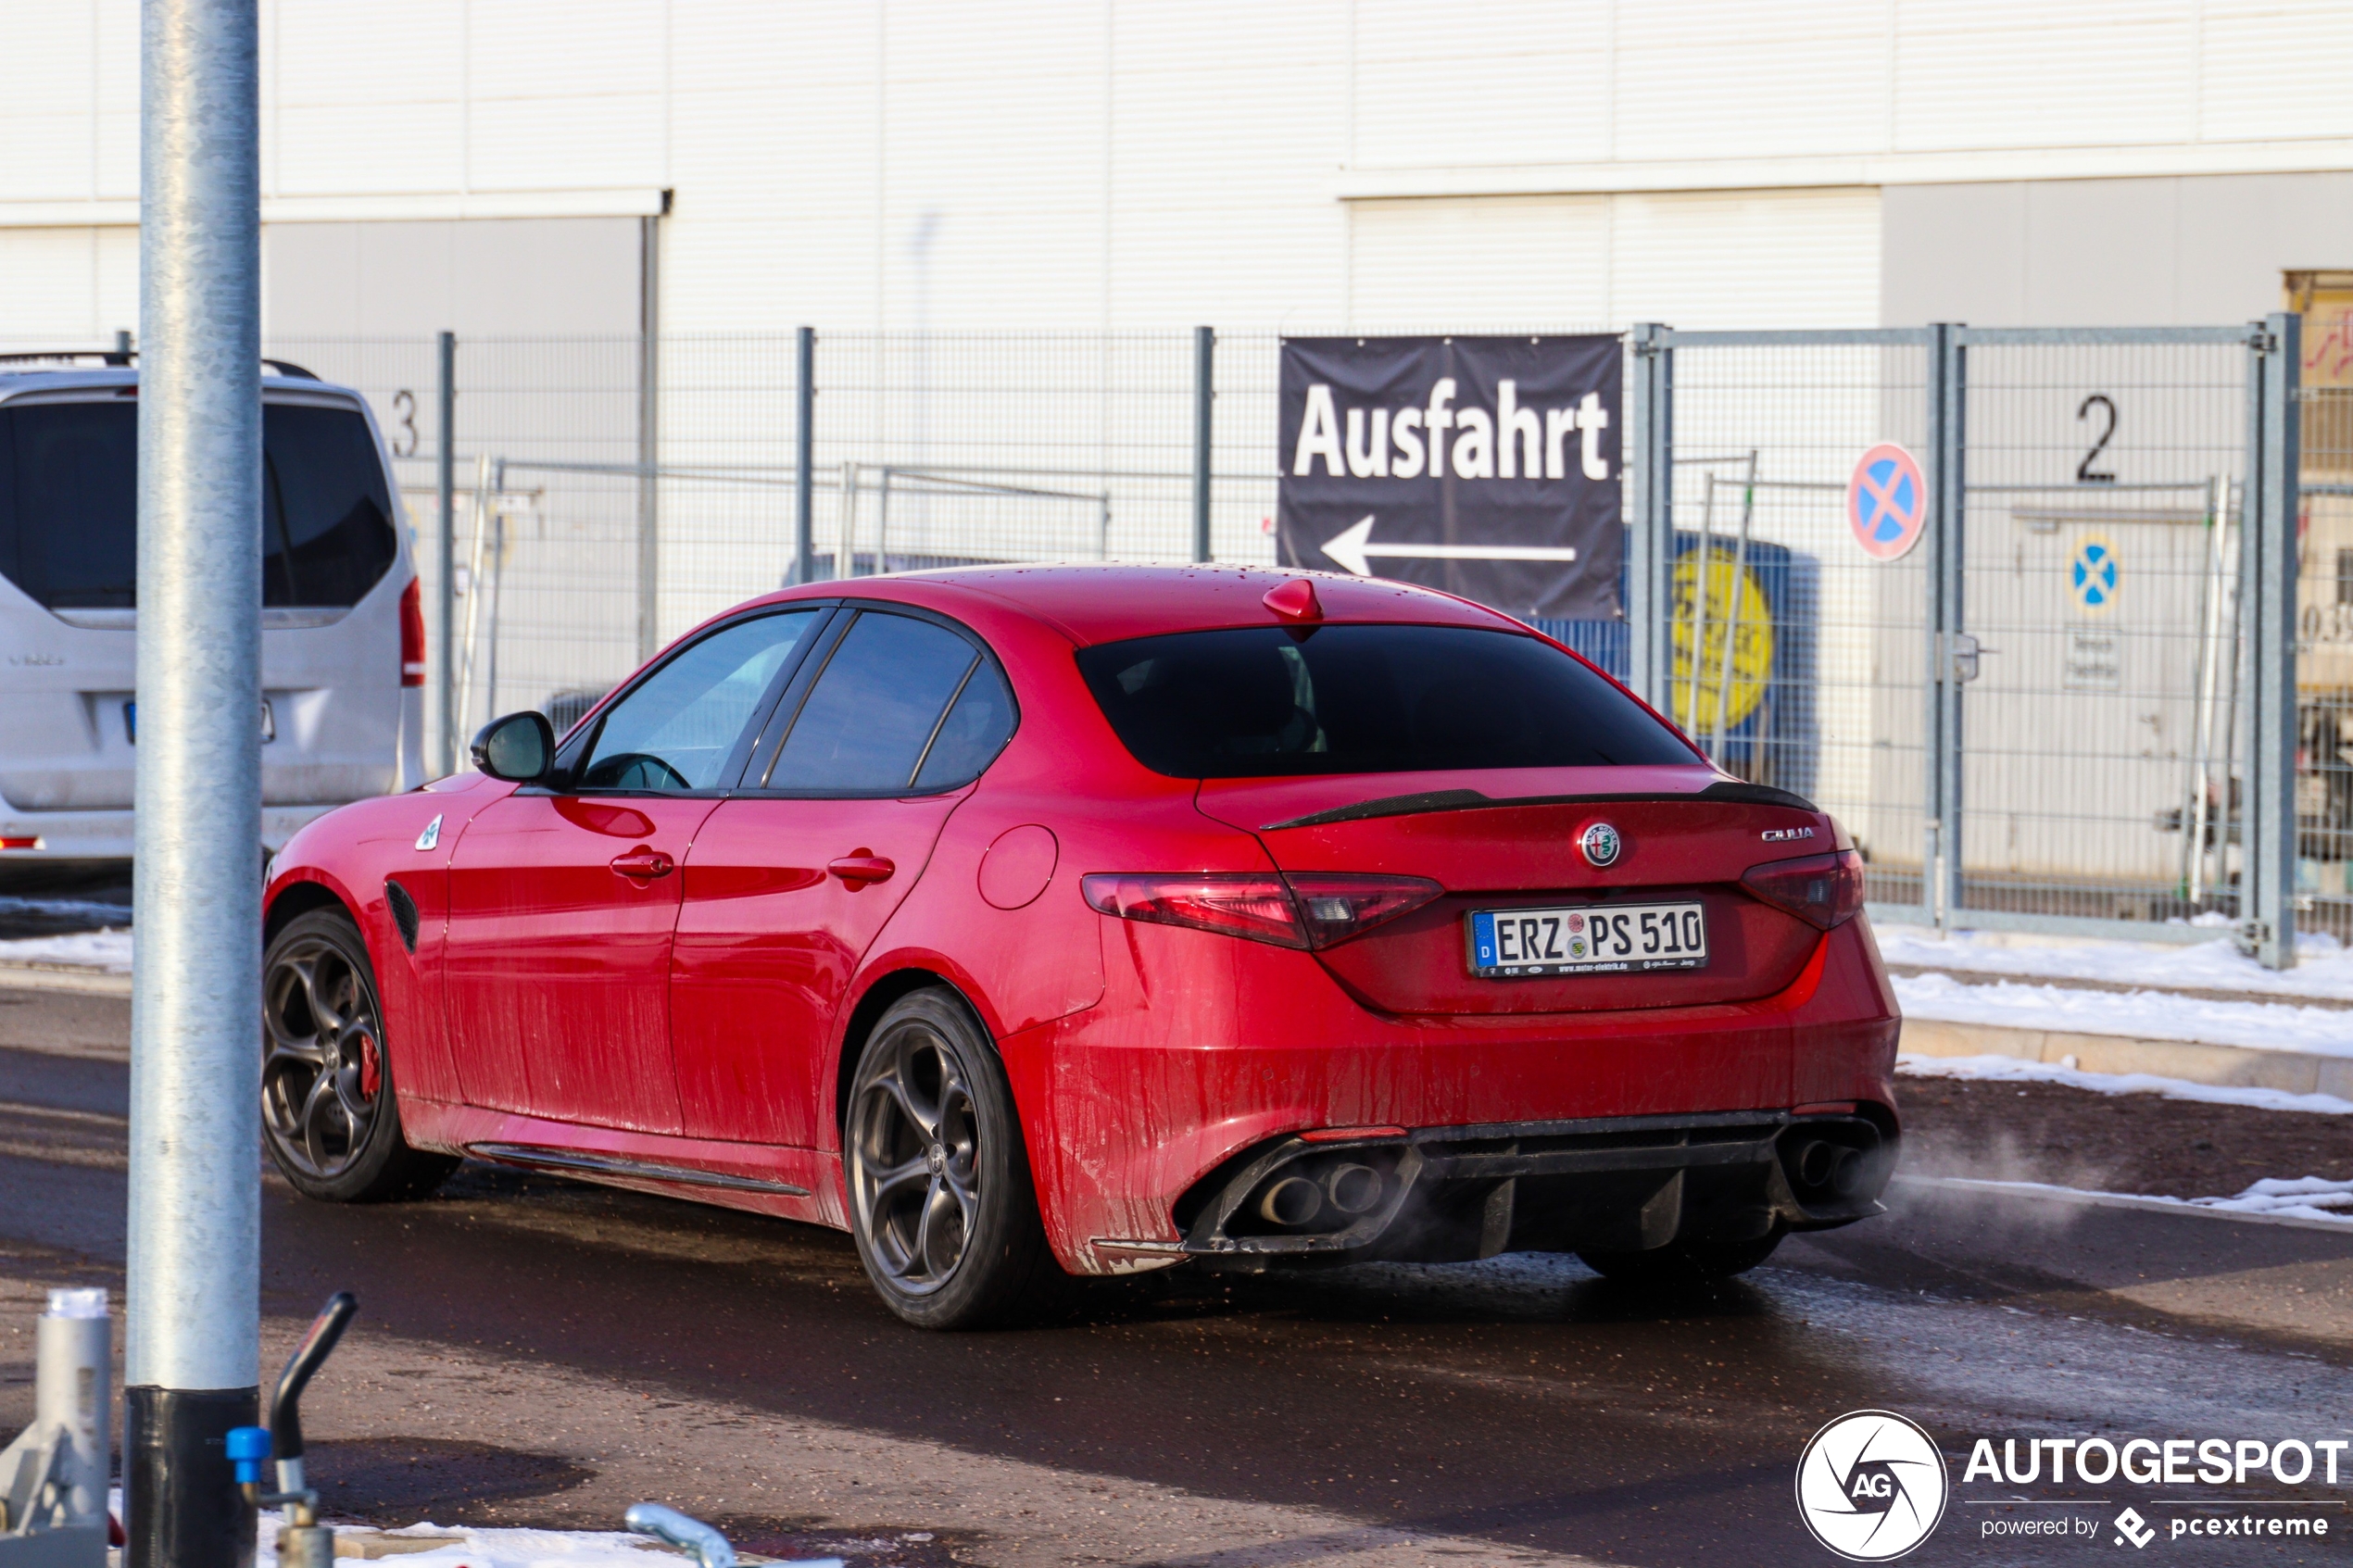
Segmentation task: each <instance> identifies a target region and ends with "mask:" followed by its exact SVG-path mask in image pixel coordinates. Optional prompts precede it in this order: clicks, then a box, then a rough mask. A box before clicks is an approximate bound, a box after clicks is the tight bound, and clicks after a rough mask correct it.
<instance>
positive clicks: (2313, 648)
mask: <svg viewBox="0 0 2353 1568" xmlns="http://www.w3.org/2000/svg"><path fill="white" fill-rule="evenodd" d="M2300 282H2303V284H2304V285H2305V286H2304V287H2303V288H2302V289H2301V290H2300V291H2299V293H2300V295H2301V297H2300V298H2299V299H2298V301H2297V303H2298V304H2299V305H2300V306H2301V307H2302V308H2303V309H2304V312H2305V316H2304V344H2303V347H2304V356H2303V359H2304V362H2303V366H2302V370H2303V390H2304V398H2305V402H2304V405H2303V415H2304V418H2303V465H2302V467H2303V473H2302V478H2303V515H2302V516H2301V517H2300V518H2298V520H2297V521H2298V524H2299V529H2298V533H2299V535H2300V539H2301V544H2302V549H2301V558H2300V560H2299V563H2298V564H2299V566H2300V568H2301V571H2299V573H2298V583H2299V586H2298V592H2297V603H2296V709H2297V715H2296V720H2297V721H2296V765H2297V771H2296V829H2297V834H2296V838H2297V843H2296V855H2297V860H2298V866H2297V872H2298V874H2297V878H2296V883H2297V892H2298V894H2299V895H2300V897H2301V898H2302V899H2307V900H2309V905H2308V906H2307V908H2306V909H2305V911H2304V912H2303V913H2302V914H2301V915H2300V916H2299V919H2300V920H2302V921H2308V922H2310V923H2312V924H2314V925H2317V926H2319V927H2320V928H2322V929H2324V930H2327V931H2330V932H2333V933H2334V934H2335V935H2336V936H2337V937H2338V938H2339V939H2341V940H2353V277H2348V276H2347V275H2345V274H2342V273H2337V274H2316V275H2313V276H2310V277H2308V278H2306V279H2303V280H2300Z"/></svg>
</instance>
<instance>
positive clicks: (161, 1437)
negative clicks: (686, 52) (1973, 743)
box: [123, 0, 261, 1568]
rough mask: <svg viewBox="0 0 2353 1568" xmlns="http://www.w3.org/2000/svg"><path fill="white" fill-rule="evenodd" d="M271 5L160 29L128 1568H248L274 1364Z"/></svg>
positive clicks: (190, 18) (143, 299) (205, 0)
mask: <svg viewBox="0 0 2353 1568" xmlns="http://www.w3.org/2000/svg"><path fill="white" fill-rule="evenodd" d="M258 40H259V29H258V24H257V20H256V0H145V3H144V6H143V8H142V14H141V37H140V75H141V87H140V91H141V113H140V197H139V221H140V249H139V313H140V322H139V335H140V340H141V342H140V346H141V350H142V353H141V364H140V387H139V584H138V604H139V643H138V659H139V672H138V685H139V693H138V696H139V764H138V781H137V786H136V788H137V793H136V797H135V801H136V807H137V824H138V825H137V841H136V846H135V853H136V856H137V859H136V860H135V862H134V865H133V869H132V891H133V897H134V898H135V900H136V904H137V908H138V911H139V955H138V961H137V965H136V970H135V973H134V976H133V980H132V1022H131V1035H132V1046H131V1181H130V1187H131V1223H130V1236H129V1242H130V1247H129V1254H130V1255H129V1279H128V1286H129V1291H128V1294H129V1314H128V1317H129V1323H128V1330H129V1339H128V1346H127V1349H126V1354H125V1360H124V1368H123V1383H124V1400H123V1402H124V1408H125V1422H124V1435H123V1436H124V1443H123V1449H124V1453H123V1461H124V1462H123V1470H124V1489H125V1491H126V1493H127V1494H128V1499H127V1501H128V1508H127V1511H126V1512H128V1513H129V1516H130V1517H129V1519H128V1521H127V1525H128V1533H129V1536H130V1545H129V1549H128V1553H127V1557H128V1568H245V1565H247V1564H250V1563H251V1562H252V1561H253V1555H254V1513H253V1511H252V1509H250V1508H249V1507H247V1506H245V1504H244V1503H243V1502H242V1501H241V1500H240V1499H239V1498H238V1496H237V1492H236V1489H235V1486H234V1482H233V1474H232V1471H231V1468H230V1465H229V1461H228V1460H227V1458H226V1457H225V1454H224V1451H223V1448H222V1441H223V1438H224V1437H225V1436H226V1435H227V1433H228V1431H229V1429H230V1428H231V1427H233V1426H240V1425H247V1424H251V1423H252V1422H253V1421H254V1419H255V1417H256V1414H257V1406H258V1388H257V1383H258V1364H259V1358H260V1329H259V1318H260V1273H261V1248H260V1182H259V1172H258V1168H257V1163H256V1158H257V1157H256V1153H255V1151H256V1150H257V1149H258V1148H259V1146H260V1131H261V1129H260V1124H259V1123H260V1101H261V1083H260V1072H261V1054H260V1050H259V1047H258V1036H259V1029H258V1019H259V1018H260V1014H261V962H260V955H261V948H260V924H261V883H260V872H261V859H260V856H261V733H260V721H259V713H260V706H261V526H260V520H261V332H260V317H261V299H260V275H261V228H260V204H259V203H260V163H259V157H258V146H259V137H258V132H259V124H258V122H259V107H258V105H259V94H258V82H259V69H258V55H259V42H258Z"/></svg>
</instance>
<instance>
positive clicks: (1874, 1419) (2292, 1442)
mask: <svg viewBox="0 0 2353 1568" xmlns="http://www.w3.org/2000/svg"><path fill="white" fill-rule="evenodd" d="M2348 1448H2353V1440H2348V1439H2342V1438H2334V1437H2330V1438H2316V1439H2313V1440H2311V1441H2306V1440H2304V1439H2301V1438H2296V1437H2288V1438H2283V1439H2280V1440H2278V1441H2268V1440H2265V1439H2260V1438H2254V1437H2200V1438H2192V1437H2004V1438H1999V1439H1996V1438H1993V1437H1979V1438H1976V1439H1974V1440H1973V1441H1972V1442H1971V1444H1970V1447H1969V1461H1968V1462H1967V1463H1966V1464H1964V1465H1963V1466H1962V1469H1961V1487H1962V1490H1963V1492H1964V1493H1965V1494H1966V1495H1964V1496H1961V1497H1958V1498H1955V1497H1953V1496H1952V1494H1951V1489H1950V1483H1949V1482H1948V1480H1947V1475H1946V1470H1945V1461H1944V1454H1943V1452H1942V1451H1941V1450H1940V1449H1938V1448H1937V1445H1936V1439H1935V1438H1933V1437H1931V1436H1929V1433H1928V1430H1927V1429H1926V1428H1925V1427H1923V1426H1921V1425H1920V1424H1919V1423H1918V1422H1916V1421H1913V1420H1912V1419H1911V1418H1910V1417H1908V1416H1902V1415H1898V1414H1896V1413H1895V1412H1894V1411H1851V1412H1849V1413H1848V1414H1845V1415H1843V1416H1840V1417H1839V1418H1838V1419H1837V1420H1836V1421H1833V1422H1831V1424H1828V1425H1827V1426H1824V1427H1823V1428H1822V1429H1821V1430H1820V1431H1818V1432H1817V1433H1815V1434H1814V1436H1813V1439H1812V1441H1810V1442H1808V1443H1807V1444H1806V1451H1805V1452H1804V1454H1802V1455H1801V1456H1800V1457H1799V1459H1798V1461H1797V1512H1798V1517H1799V1518H1801V1519H1803V1520H1804V1521H1805V1522H1806V1529H1807V1530H1809V1531H1811V1532H1812V1533H1813V1536H1814V1538H1815V1539H1816V1540H1818V1541H1819V1542H1820V1543H1821V1544H1822V1545H1823V1546H1825V1547H1827V1548H1829V1549H1831V1551H1833V1552H1835V1553H1837V1554H1838V1555H1839V1556H1840V1557H1843V1558H1845V1559H1847V1560H1848V1561H1849V1562H1888V1561H1889V1560H1891V1559H1893V1558H1898V1557H1901V1556H1903V1555H1904V1554H1905V1553H1906V1552H1908V1551H1910V1550H1911V1549H1913V1548H1914V1547H1917V1546H1919V1544H1920V1543H1921V1542H1922V1541H1924V1540H1926V1539H1928V1537H1930V1536H1931V1535H1932V1534H1934V1533H1935V1531H1936V1528H1937V1526H1938V1525H1939V1524H1941V1523H1943V1521H1944V1514H1945V1511H1946V1505H1947V1504H1948V1503H1955V1504H1957V1505H1958V1506H1960V1507H1961V1508H1962V1509H1964V1510H1966V1511H1967V1512H1966V1515H1965V1518H1964V1526H1965V1527H1966V1528H1968V1529H1969V1533H1970V1534H1971V1535H1973V1536H1975V1537H1978V1538H1979V1539H1981V1540H1982V1541H2002V1540H2011V1539H2015V1540H2016V1541H2017V1543H2018V1544H2019V1545H2020V1546H2021V1547H2026V1546H2032V1547H2037V1548H2040V1547H2045V1546H2050V1545H2056V1544H2058V1543H2060V1542H2063V1541H2072V1542H2074V1543H2076V1544H2079V1545H2082V1546H2087V1547H2099V1548H2105V1549H2115V1548H2119V1547H2121V1548H2125V1549H2127V1554H2128V1555H2129V1554H2130V1552H2132V1551H2136V1550H2145V1549H2147V1548H2148V1547H2149V1546H2150V1545H2152V1544H2154V1543H2164V1542H2181V1543H2183V1545H2184V1546H2189V1545H2198V1546H2203V1545H2205V1544H2207V1543H2208V1542H2210V1541H2216V1540H2228V1539H2230V1538H2231V1537H2243V1538H2246V1540H2247V1544H2249V1545H2251V1546H2252V1545H2260V1546H2263V1547H2276V1548H2283V1549H2284V1548H2287V1547H2290V1546H2292V1545H2293V1544H2295V1543H2296V1541H2311V1540H2315V1539H2318V1538H2322V1537H2327V1536H2328V1535H2329V1533H2330V1530H2329V1525H2330V1519H2329V1516H2328V1514H2327V1513H2326V1512H2324V1511H2325V1510H2327V1509H2332V1508H2337V1507H2341V1506H2343V1504H2344V1502H2345V1500H2346V1499H2342V1498H2339V1497H2314V1496H2309V1495H2302V1496H2299V1495H2297V1493H2296V1488H2307V1487H2309V1486H2325V1487H2329V1488H2332V1489H2334V1488H2336V1487H2338V1486H2340V1485H2342V1484H2344V1483H2341V1482H2340V1480H2339V1464H2338V1460H2339V1456H2341V1455H2345V1454H2346V1450H2347V1449H2348ZM2346 1480H2347V1481H2348V1482H2353V1466H2349V1467H2347V1473H2346ZM2078 1486H2082V1487H2087V1488H2092V1489H2095V1490H2096V1491H2097V1492H2098V1493H2100V1494H2103V1495H2101V1496H2098V1497H2090V1496H2086V1497H2071V1496H2067V1495H2064V1494H2063V1493H2062V1495H2058V1496H2052V1495H2048V1489H2049V1488H2063V1489H2066V1490H2072V1489H2073V1488H2075V1487H2078ZM2248 1486H2255V1487H2260V1488H2262V1490H2261V1491H2260V1492H2259V1493H2257V1492H2244V1491H2241V1490H2239V1488H2241V1487H2248ZM2136 1487H2147V1488H2152V1489H2154V1491H2155V1492H2156V1493H2158V1494H2159V1495H2153V1496H2148V1497H2145V1498H2141V1499H2132V1500H2129V1501H2128V1500H2126V1499H2122V1498H2120V1497H2118V1496H2117V1495H2116V1494H2117V1493H2118V1492H2120V1491H2124V1490H2130V1489H2132V1488H2136ZM2038 1494H2042V1495H2038ZM2144 1511H2146V1512H2144ZM2036 1561H2041V1558H2040V1557H2039V1556H2038V1557H2037V1558H2036Z"/></svg>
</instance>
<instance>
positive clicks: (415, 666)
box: [400, 577, 425, 686]
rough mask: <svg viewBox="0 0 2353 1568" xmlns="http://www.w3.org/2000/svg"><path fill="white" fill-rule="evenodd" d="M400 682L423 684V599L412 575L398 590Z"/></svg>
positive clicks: (409, 684)
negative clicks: (407, 583)
mask: <svg viewBox="0 0 2353 1568" xmlns="http://www.w3.org/2000/svg"><path fill="white" fill-rule="evenodd" d="M400 684H402V685H404V686H422V685H423V684H425V601H424V596H423V595H422V593H421V592H420V591H419V587H418V582H417V579H415V578H413V577H411V578H410V579H409V586H407V587H406V588H403V589H401V590H400Z"/></svg>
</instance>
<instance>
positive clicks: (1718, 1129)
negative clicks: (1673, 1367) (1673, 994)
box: [1176, 1111, 1895, 1270]
mask: <svg viewBox="0 0 2353 1568" xmlns="http://www.w3.org/2000/svg"><path fill="white" fill-rule="evenodd" d="M1823 1150H1837V1151H1840V1153H1843V1152H1845V1151H1852V1154H1853V1156H1854V1160H1853V1163H1852V1165H1851V1167H1850V1168H1849V1169H1848V1170H1847V1171H1846V1172H1845V1173H1844V1178H1845V1179H1843V1180H1840V1181H1838V1182H1836V1183H1835V1185H1833V1184H1832V1182H1831V1180H1829V1179H1828V1177H1829V1175H1830V1173H1831V1171H1832V1170H1834V1169H1835V1168H1836V1160H1837V1159H1838V1158H1839V1155H1838V1154H1832V1153H1827V1152H1821V1151H1823ZM1894 1163H1895V1143H1894V1136H1893V1128H1892V1127H1884V1128H1883V1127H1882V1126H1881V1124H1880V1123H1878V1122H1876V1121H1875V1120H1873V1119H1870V1118H1866V1117H1859V1116H1852V1115H1844V1114H1812V1115H1802V1116H1801V1115H1795V1114H1793V1113H1791V1112H1787V1111H1735V1112H1728V1113H1720V1114H1713V1115H1701V1116H1629V1117H1597V1118H1589V1119H1584V1120H1579V1121H1569V1122H1530V1123H1502V1124H1497V1125H1490V1126H1483V1127H1437V1128H1424V1129H1419V1130H1416V1131H1414V1132H1411V1133H1407V1134H1404V1135H1402V1136H1386V1137H1374V1138H1365V1139H1357V1140H1348V1141H1341V1142H1333V1141H1310V1140H1308V1139H1305V1138H1301V1137H1289V1138H1284V1139H1280V1140H1278V1141H1277V1142H1276V1143H1275V1144H1274V1145H1273V1146H1272V1147H1269V1148H1265V1149H1262V1150H1260V1151H1257V1152H1255V1153H1254V1154H1252V1155H1251V1156H1250V1157H1248V1158H1246V1159H1244V1160H1239V1161H1237V1162H1233V1163H1231V1164H1229V1165H1228V1166H1227V1167H1225V1168H1221V1169H1220V1170H1219V1171H1218V1172H1216V1173H1214V1174H1213V1175H1212V1176H1211V1177H1210V1178H1209V1179H1207V1180H1206V1181H1204V1182H1203V1183H1202V1184H1201V1185H1199V1186H1198V1187H1196V1188H1195V1189H1194V1191H1192V1192H1190V1193H1188V1194H1187V1195H1186V1197H1185V1198H1183V1199H1181V1200H1179V1202H1178V1204H1177V1206H1176V1218H1177V1221H1178V1223H1179V1225H1180V1227H1181V1229H1182V1231H1183V1235H1184V1239H1183V1241H1182V1243H1181V1244H1180V1245H1179V1248H1178V1249H1177V1253H1176V1255H1180V1256H1182V1257H1185V1258H1188V1259H1191V1260H1193V1261H1196V1262H1199V1263H1202V1264H1206V1265H1209V1266H1213V1267H1224V1268H1240V1269H1251V1270H1255V1269H1264V1268H1267V1267H1271V1266H1275V1265H1277V1264H1285V1263H1289V1264H1301V1263H1315V1262H1354V1261H1367V1260H1373V1259H1390V1260H1410V1261H1420V1262H1456V1261H1466V1260H1470V1259H1475V1258H1490V1257H1493V1256H1494V1255H1495V1254H1497V1253H1499V1252H1523V1251H1538V1252H1567V1251H1579V1250H1604V1251H1613V1252H1633V1251H1645V1250H1649V1249H1651V1248H1659V1247H1664V1246H1666V1245H1667V1244H1668V1243H1669V1242H1673V1241H1679V1240H1682V1241H1698V1242H1739V1241H1749V1240H1754V1239H1755V1238H1757V1237H1759V1236H1765V1235H1767V1234H1768V1233H1769V1232H1771V1231H1773V1230H1775V1229H1780V1230H1825V1229H1829V1228H1831V1227H1832V1226H1836V1225H1844V1224H1852V1223H1854V1222H1856V1220H1861V1219H1866V1218H1869V1216H1870V1215H1873V1214H1877V1213H1879V1212H1881V1207H1880V1204H1879V1201H1878V1199H1879V1196H1880V1194H1881V1192H1882V1191H1884V1190H1885V1188H1886V1185H1887V1180H1888V1176H1889V1175H1890V1173H1892V1172H1893V1171H1894ZM1809 1168H1812V1169H1814V1170H1815V1172H1816V1179H1815V1180H1812V1181H1810V1182H1809V1181H1808V1180H1807V1179H1806V1176H1805V1175H1804V1174H1802V1172H1805V1171H1806V1170H1807V1169H1809ZM1335 1199H1337V1200H1338V1201H1335ZM1342 1204H1346V1205H1347V1207H1346V1208H1343V1207H1342V1206H1341V1205H1342ZM1351 1209H1353V1210H1354V1211H1353V1212H1351V1211H1349V1210H1351Z"/></svg>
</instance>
